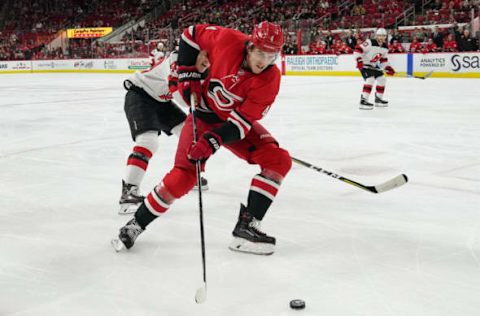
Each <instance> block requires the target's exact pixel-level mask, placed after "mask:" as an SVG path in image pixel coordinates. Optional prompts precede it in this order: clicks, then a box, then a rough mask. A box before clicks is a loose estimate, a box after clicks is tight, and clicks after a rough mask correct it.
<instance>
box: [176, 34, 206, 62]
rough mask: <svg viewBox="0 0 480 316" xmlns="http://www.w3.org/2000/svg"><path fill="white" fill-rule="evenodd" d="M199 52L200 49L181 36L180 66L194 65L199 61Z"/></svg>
mask: <svg viewBox="0 0 480 316" xmlns="http://www.w3.org/2000/svg"><path fill="white" fill-rule="evenodd" d="M199 53H200V51H199V50H198V49H196V48H194V47H192V46H190V45H189V44H188V43H187V42H186V41H185V40H183V39H182V38H180V45H179V49H178V60H177V64H178V65H180V66H193V65H195V62H196V61H197V56H198V54H199Z"/></svg>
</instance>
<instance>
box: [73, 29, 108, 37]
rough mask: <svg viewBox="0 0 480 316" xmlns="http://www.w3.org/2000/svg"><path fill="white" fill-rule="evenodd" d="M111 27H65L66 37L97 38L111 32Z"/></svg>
mask: <svg viewBox="0 0 480 316" xmlns="http://www.w3.org/2000/svg"><path fill="white" fill-rule="evenodd" d="M112 31H113V28H111V27H86V28H80V29H67V37H68V38H97V37H103V36H105V35H107V34H110V33H112Z"/></svg>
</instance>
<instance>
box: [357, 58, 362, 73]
mask: <svg viewBox="0 0 480 316" xmlns="http://www.w3.org/2000/svg"><path fill="white" fill-rule="evenodd" d="M357 68H358V70H362V69H363V60H362V59H361V58H360V57H358V58H357Z"/></svg>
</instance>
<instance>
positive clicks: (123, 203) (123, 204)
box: [118, 180, 145, 215]
mask: <svg viewBox="0 0 480 316" xmlns="http://www.w3.org/2000/svg"><path fill="white" fill-rule="evenodd" d="M144 199H145V197H144V196H142V195H141V194H140V193H139V192H138V186H136V185H133V184H128V183H125V181H124V180H122V196H121V197H120V201H119V202H118V203H119V204H120V209H119V210H118V214H121V215H124V214H130V213H135V211H136V210H137V208H138V207H139V206H140V204H142V202H143V200H144Z"/></svg>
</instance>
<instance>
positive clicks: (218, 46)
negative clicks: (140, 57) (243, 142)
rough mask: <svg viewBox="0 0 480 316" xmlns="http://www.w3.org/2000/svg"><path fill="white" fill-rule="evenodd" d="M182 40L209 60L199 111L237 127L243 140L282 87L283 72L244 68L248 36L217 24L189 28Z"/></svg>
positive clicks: (275, 68) (274, 68)
mask: <svg viewBox="0 0 480 316" xmlns="http://www.w3.org/2000/svg"><path fill="white" fill-rule="evenodd" d="M182 39H183V40H184V41H185V42H186V43H187V44H189V45H190V46H192V47H193V48H195V49H197V50H199V51H200V50H204V51H206V52H207V56H208V59H209V61H210V65H211V66H210V68H209V70H208V76H207V78H206V79H205V81H204V83H203V88H202V89H203V93H202V99H203V100H202V104H201V105H200V108H199V109H198V111H202V112H207V113H208V112H214V113H215V114H216V115H217V116H218V117H219V118H220V119H221V120H224V121H230V122H232V123H233V124H234V125H235V126H237V127H238V129H239V131H240V136H241V138H243V137H245V135H246V134H247V133H248V131H249V130H250V128H251V126H252V124H253V122H255V121H257V120H260V119H261V118H262V117H263V116H264V115H265V114H266V113H267V111H268V110H269V108H270V106H271V105H272V103H273V102H274V101H275V97H276V96H277V94H278V91H279V88H280V78H281V73H280V70H279V69H278V67H277V66H276V65H272V66H270V67H268V68H267V69H265V70H264V71H263V72H262V73H260V74H253V73H252V72H250V71H248V70H246V69H243V68H242V62H243V61H244V59H245V54H246V50H245V48H246V42H247V41H248V39H249V37H248V35H245V34H243V33H242V32H240V31H237V30H233V29H229V28H224V27H220V26H215V25H205V24H203V25H195V26H190V27H189V28H188V29H186V30H185V31H184V32H183V34H182Z"/></svg>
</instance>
